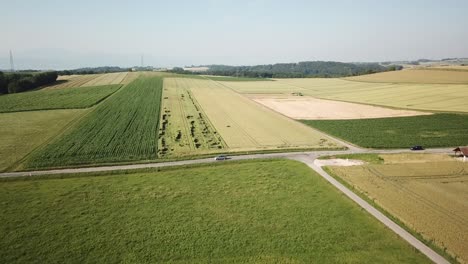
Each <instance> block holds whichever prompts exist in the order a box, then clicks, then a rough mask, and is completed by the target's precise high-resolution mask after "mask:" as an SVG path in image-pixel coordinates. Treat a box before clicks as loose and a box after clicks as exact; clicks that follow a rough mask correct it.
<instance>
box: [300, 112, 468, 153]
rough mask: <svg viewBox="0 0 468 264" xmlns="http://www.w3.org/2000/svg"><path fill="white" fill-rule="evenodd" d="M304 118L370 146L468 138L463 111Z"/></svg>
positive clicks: (442, 143)
mask: <svg viewBox="0 0 468 264" xmlns="http://www.w3.org/2000/svg"><path fill="white" fill-rule="evenodd" d="M302 122H303V123H305V124H307V125H309V126H311V127H314V128H317V129H319V130H321V131H323V132H325V133H328V134H330V135H333V136H335V137H338V138H341V139H344V140H346V141H349V142H351V143H353V144H356V145H359V146H361V147H369V148H408V147H411V146H414V145H422V146H424V147H453V146H464V145H466V144H467V142H468V127H467V124H468V115H461V114H435V115H427V116H411V117H394V118H378V119H354V120H302Z"/></svg>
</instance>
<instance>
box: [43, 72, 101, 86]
mask: <svg viewBox="0 0 468 264" xmlns="http://www.w3.org/2000/svg"><path fill="white" fill-rule="evenodd" d="M99 76H100V75H99V74H89V75H78V76H75V77H73V78H70V79H68V77H62V76H59V77H58V78H57V83H56V84H53V85H49V86H47V87H45V88H44V90H53V89H62V88H70V87H80V86H83V85H84V84H85V83H87V82H89V81H91V80H93V79H94V78H97V77H99ZM62 78H63V79H62Z"/></svg>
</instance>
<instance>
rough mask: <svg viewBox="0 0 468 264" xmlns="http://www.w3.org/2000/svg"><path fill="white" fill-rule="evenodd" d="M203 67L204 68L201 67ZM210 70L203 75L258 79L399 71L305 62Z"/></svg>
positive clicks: (373, 65)
mask: <svg viewBox="0 0 468 264" xmlns="http://www.w3.org/2000/svg"><path fill="white" fill-rule="evenodd" d="M200 67H202V66H200ZM204 67H208V68H209V69H208V70H207V71H205V72H203V74H210V75H221V76H236V77H257V78H303V77H325V78H327V77H330V78H331V77H346V76H356V75H362V74H369V73H376V72H383V71H389V70H396V69H399V68H398V67H395V66H388V67H385V66H382V65H380V64H378V63H343V62H334V61H304V62H298V63H277V64H267V65H255V66H228V65H204Z"/></svg>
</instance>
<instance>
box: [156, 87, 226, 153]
mask: <svg viewBox="0 0 468 264" xmlns="http://www.w3.org/2000/svg"><path fill="white" fill-rule="evenodd" d="M189 88H190V80H189V79H174V78H165V79H164V90H163V100H162V108H161V126H160V127H159V147H158V150H159V151H158V154H159V156H160V157H165V156H172V157H173V156H183V155H192V154H197V153H198V154H200V153H207V152H210V151H211V152H213V151H219V150H220V149H222V148H224V147H225V145H224V143H223V140H222V138H221V136H220V135H219V134H217V132H216V131H215V129H214V128H213V127H212V125H211V123H210V122H209V120H208V118H207V117H206V115H205V114H204V112H203V111H202V109H201V107H199V106H198V103H197V102H196V101H195V98H194V97H193V96H192V93H191V92H190V89H189Z"/></svg>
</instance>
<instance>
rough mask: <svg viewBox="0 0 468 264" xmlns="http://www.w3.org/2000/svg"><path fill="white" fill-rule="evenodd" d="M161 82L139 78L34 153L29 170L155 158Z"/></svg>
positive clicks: (153, 78)
mask: <svg viewBox="0 0 468 264" xmlns="http://www.w3.org/2000/svg"><path fill="white" fill-rule="evenodd" d="M161 92H162V78H159V77H140V78H138V79H136V80H135V81H133V82H132V83H130V84H129V85H126V86H124V87H123V88H122V89H121V90H120V91H118V92H117V93H115V94H114V95H113V96H112V97H110V98H109V100H105V101H104V102H102V103H101V104H99V105H98V106H96V108H94V109H93V110H92V111H91V112H90V113H89V114H87V115H86V117H85V118H83V119H82V120H80V122H78V123H77V124H76V126H74V127H72V128H70V129H69V130H67V131H66V132H65V133H64V134H63V135H62V136H60V137H58V138H56V139H55V140H54V141H52V142H51V143H50V144H48V145H47V146H44V147H43V148H41V149H40V150H38V151H37V152H35V153H33V155H32V156H31V158H30V159H28V160H27V161H26V163H25V166H26V167H28V168H40V167H56V166H57V167H58V166H65V165H77V164H90V163H91V164H92V163H100V162H117V161H133V160H149V159H155V158H156V151H157V138H158V133H157V132H158V122H159V110H160V101H161Z"/></svg>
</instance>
